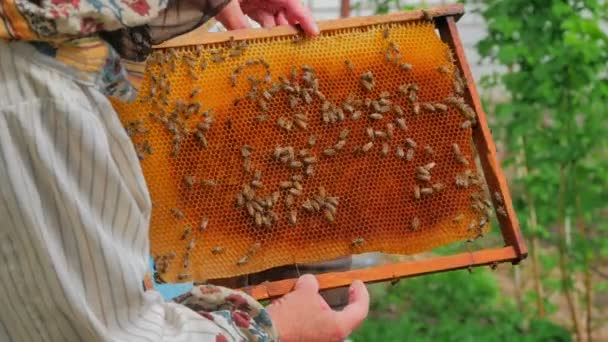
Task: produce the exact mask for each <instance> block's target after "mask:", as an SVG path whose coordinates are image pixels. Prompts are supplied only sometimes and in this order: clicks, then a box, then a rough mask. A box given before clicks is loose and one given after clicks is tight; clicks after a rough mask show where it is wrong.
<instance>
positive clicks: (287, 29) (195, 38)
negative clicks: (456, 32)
mask: <svg viewBox="0 0 608 342" xmlns="http://www.w3.org/2000/svg"><path fill="white" fill-rule="evenodd" d="M425 11H426V12H427V13H428V14H430V15H431V16H432V17H433V18H440V17H448V16H452V17H454V19H455V20H456V21H457V20H458V19H460V17H462V15H463V14H464V6H463V5H462V4H452V5H446V6H440V7H434V8H429V9H425V10H414V11H404V12H397V13H391V14H386V15H373V16H367V17H351V18H343V19H336V20H325V21H320V22H318V25H319V29H320V30H321V32H327V31H335V30H341V29H347V28H353V27H364V26H371V25H377V24H388V23H397V22H406V21H414V20H420V19H422V18H424V12H425ZM298 33H300V32H299V31H298V29H296V28H295V27H292V26H278V27H273V28H270V29H265V28H255V29H242V30H234V31H229V32H205V33H202V34H201V33H200V31H198V30H195V31H192V32H190V33H187V34H185V35H182V36H179V37H175V38H173V39H171V40H168V41H166V42H164V43H162V44H160V45H157V46H155V47H154V48H157V49H164V48H170V47H179V46H188V45H201V44H213V43H222V42H227V41H229V40H230V38H233V39H234V40H237V41H238V40H247V39H262V38H270V37H281V36H291V35H295V34H298Z"/></svg>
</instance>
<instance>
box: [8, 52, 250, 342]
mask: <svg viewBox="0 0 608 342" xmlns="http://www.w3.org/2000/svg"><path fill="white" fill-rule="evenodd" d="M54 63H56V62H55V61H54V60H52V59H50V58H47V57H45V56H43V55H41V54H38V53H37V52H36V51H35V50H34V49H33V48H32V47H31V46H29V45H26V44H24V43H11V44H7V43H3V42H0V341H129V342H133V341H208V340H211V341H215V340H216V335H217V334H218V333H220V332H221V333H224V334H225V336H232V337H234V338H236V337H237V336H239V335H238V333H236V329H235V328H234V327H233V326H232V325H231V324H230V323H228V320H221V319H216V320H215V321H211V320H208V319H205V318H203V317H201V316H200V315H199V314H197V313H195V312H194V311H192V310H190V309H188V308H186V307H184V306H182V305H178V304H175V303H166V302H164V301H163V299H162V298H161V296H160V295H159V294H158V293H157V292H154V291H152V292H144V290H143V289H142V285H141V284H142V279H143V278H144V274H145V272H146V271H147V267H148V265H147V257H148V253H149V250H148V249H149V246H148V238H147V233H148V224H149V218H150V210H151V203H150V198H149V195H148V192H147V188H146V185H145V183H144V178H143V175H142V172H141V170H140V167H139V162H138V160H137V157H136V155H135V153H134V151H133V149H132V145H131V144H130V141H129V138H128V137H127V135H126V133H125V131H124V129H123V127H122V126H121V124H120V122H119V120H118V117H117V115H116V113H115V112H114V110H113V109H112V107H111V105H110V103H109V101H108V100H107V99H106V98H105V97H104V96H103V95H101V93H99V92H98V91H97V90H96V88H95V87H94V86H93V85H92V84H87V83H85V82H84V81H78V79H77V78H76V77H75V75H72V73H70V72H69V71H68V70H67V69H62V67H61V66H59V65H54ZM47 86H48V87H47Z"/></svg>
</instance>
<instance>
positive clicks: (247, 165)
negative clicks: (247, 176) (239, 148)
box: [243, 158, 251, 173]
mask: <svg viewBox="0 0 608 342" xmlns="http://www.w3.org/2000/svg"><path fill="white" fill-rule="evenodd" d="M243 171H245V172H246V173H249V172H250V171H251V159H249V158H247V159H245V160H244V161H243Z"/></svg>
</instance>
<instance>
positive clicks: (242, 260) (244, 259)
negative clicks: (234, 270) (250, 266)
mask: <svg viewBox="0 0 608 342" xmlns="http://www.w3.org/2000/svg"><path fill="white" fill-rule="evenodd" d="M248 262H249V255H244V256H243V257H242V258H240V259H239V260H238V261H237V262H236V265H237V266H243V265H245V264H247V263H248Z"/></svg>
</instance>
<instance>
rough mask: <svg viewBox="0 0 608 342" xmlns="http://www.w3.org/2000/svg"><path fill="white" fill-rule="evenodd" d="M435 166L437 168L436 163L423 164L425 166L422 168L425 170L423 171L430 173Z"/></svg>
mask: <svg viewBox="0 0 608 342" xmlns="http://www.w3.org/2000/svg"><path fill="white" fill-rule="evenodd" d="M435 166H437V163H435V162H430V163H428V164H425V165H424V166H423V168H424V169H425V170H426V171H427V172H428V171H431V170H432V169H433V168H434V167H435Z"/></svg>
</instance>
